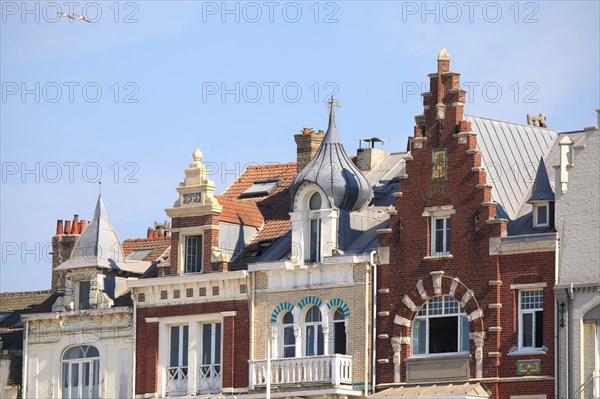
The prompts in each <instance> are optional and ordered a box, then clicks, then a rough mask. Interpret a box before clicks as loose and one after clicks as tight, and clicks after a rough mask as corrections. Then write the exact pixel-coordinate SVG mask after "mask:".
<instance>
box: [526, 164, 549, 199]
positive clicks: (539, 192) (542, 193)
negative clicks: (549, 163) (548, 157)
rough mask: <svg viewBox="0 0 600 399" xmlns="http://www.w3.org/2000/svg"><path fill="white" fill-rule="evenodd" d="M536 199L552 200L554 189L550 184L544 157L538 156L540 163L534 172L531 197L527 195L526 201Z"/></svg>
mask: <svg viewBox="0 0 600 399" xmlns="http://www.w3.org/2000/svg"><path fill="white" fill-rule="evenodd" d="M536 201H554V191H553V190H552V187H551V186H550V180H549V179H548V171H547V170H546V163H545V162H544V158H540V164H539V166H538V169H537V172H536V174H535V182H534V183H533V190H532V191H531V197H529V200H528V201H527V202H536Z"/></svg>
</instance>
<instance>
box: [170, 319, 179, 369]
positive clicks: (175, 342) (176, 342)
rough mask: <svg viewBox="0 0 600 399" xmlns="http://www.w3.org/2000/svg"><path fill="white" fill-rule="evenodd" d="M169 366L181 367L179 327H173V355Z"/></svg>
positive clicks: (171, 354)
mask: <svg viewBox="0 0 600 399" xmlns="http://www.w3.org/2000/svg"><path fill="white" fill-rule="evenodd" d="M169 366H170V367H177V366H179V326H173V327H171V353H170V361H169Z"/></svg>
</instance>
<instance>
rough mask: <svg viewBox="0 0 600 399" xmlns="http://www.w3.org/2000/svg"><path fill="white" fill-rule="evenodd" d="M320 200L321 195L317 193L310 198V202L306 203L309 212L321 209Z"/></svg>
mask: <svg viewBox="0 0 600 399" xmlns="http://www.w3.org/2000/svg"><path fill="white" fill-rule="evenodd" d="M322 202H323V201H322V200H321V194H319V193H314V194H313V195H312V196H311V197H310V201H309V202H308V207H309V209H310V210H311V211H314V210H317V209H321V205H322Z"/></svg>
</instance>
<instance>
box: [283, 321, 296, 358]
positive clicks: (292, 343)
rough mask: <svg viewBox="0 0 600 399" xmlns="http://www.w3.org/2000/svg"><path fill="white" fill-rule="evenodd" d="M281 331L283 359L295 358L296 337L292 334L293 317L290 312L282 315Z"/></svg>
mask: <svg viewBox="0 0 600 399" xmlns="http://www.w3.org/2000/svg"><path fill="white" fill-rule="evenodd" d="M281 321H282V325H281V328H282V331H283V346H282V353H283V357H296V335H295V334H294V315H292V312H286V314H285V315H283V318H282V319H281Z"/></svg>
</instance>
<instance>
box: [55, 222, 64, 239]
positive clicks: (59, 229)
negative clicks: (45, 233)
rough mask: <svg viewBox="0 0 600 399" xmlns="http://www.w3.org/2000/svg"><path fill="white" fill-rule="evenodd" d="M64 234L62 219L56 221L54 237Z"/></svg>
mask: <svg viewBox="0 0 600 399" xmlns="http://www.w3.org/2000/svg"><path fill="white" fill-rule="evenodd" d="M63 234H64V226H63V221H62V219H59V220H57V221H56V235H57V236H60V235H63Z"/></svg>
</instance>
